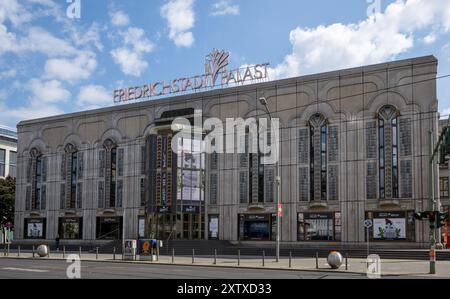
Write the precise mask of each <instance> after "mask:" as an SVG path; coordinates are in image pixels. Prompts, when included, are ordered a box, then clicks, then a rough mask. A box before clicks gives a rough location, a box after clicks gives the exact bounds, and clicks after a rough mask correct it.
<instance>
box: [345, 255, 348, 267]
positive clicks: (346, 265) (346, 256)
mask: <svg viewBox="0 0 450 299" xmlns="http://www.w3.org/2000/svg"><path fill="white" fill-rule="evenodd" d="M345 270H346V271H347V270H348V253H346V254H345Z"/></svg>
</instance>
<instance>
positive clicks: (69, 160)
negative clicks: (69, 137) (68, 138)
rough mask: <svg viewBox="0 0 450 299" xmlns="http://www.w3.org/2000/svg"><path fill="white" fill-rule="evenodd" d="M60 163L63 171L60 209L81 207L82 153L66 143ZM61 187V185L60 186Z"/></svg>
mask: <svg viewBox="0 0 450 299" xmlns="http://www.w3.org/2000/svg"><path fill="white" fill-rule="evenodd" d="M61 163H63V164H64V165H62V166H61V171H62V172H65V181H66V183H67V184H66V185H65V188H66V190H65V192H64V196H66V200H65V205H64V206H63V205H61V209H81V205H82V189H83V188H82V183H81V182H80V180H81V178H82V173H83V153H82V152H79V151H78V149H77V148H76V147H75V146H74V145H73V144H70V143H69V144H67V145H66V147H65V148H64V154H63V158H62V160H61ZM61 188H62V186H61Z"/></svg>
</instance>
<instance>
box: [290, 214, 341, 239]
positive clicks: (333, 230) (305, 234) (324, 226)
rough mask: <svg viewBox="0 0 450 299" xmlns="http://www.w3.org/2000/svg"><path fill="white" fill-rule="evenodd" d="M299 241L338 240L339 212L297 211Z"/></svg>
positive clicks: (339, 232) (339, 233)
mask: <svg viewBox="0 0 450 299" xmlns="http://www.w3.org/2000/svg"><path fill="white" fill-rule="evenodd" d="M297 239H298V240H299V241H340V239H341V213H339V212H337V213H305V214H304V213H299V214H298V228H297Z"/></svg>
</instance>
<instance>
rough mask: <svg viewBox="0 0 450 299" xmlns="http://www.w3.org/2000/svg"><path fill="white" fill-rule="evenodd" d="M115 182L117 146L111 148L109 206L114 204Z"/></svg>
mask: <svg viewBox="0 0 450 299" xmlns="http://www.w3.org/2000/svg"><path fill="white" fill-rule="evenodd" d="M116 183H117V148H113V149H111V182H110V184H111V185H110V198H109V202H110V206H111V207H115V206H116V185H117V184H116Z"/></svg>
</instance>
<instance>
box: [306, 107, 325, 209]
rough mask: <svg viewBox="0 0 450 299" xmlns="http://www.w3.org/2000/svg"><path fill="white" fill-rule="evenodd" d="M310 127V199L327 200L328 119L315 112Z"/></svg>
mask: <svg viewBox="0 0 450 299" xmlns="http://www.w3.org/2000/svg"><path fill="white" fill-rule="evenodd" d="M309 129H310V143H309V144H310V151H309V154H310V159H309V163H310V165H309V173H310V176H309V179H310V189H309V190H310V200H327V162H328V161H327V141H328V139H327V131H328V130H327V120H326V119H325V117H324V116H323V115H322V114H320V113H316V114H314V115H313V116H312V117H311V119H310V121H309Z"/></svg>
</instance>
